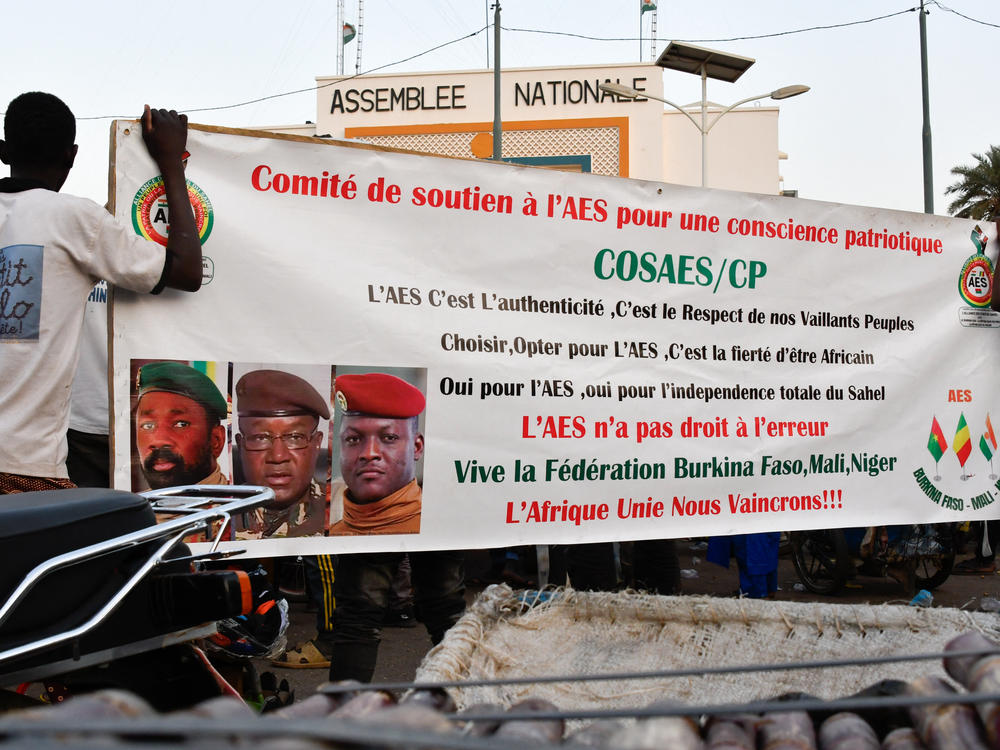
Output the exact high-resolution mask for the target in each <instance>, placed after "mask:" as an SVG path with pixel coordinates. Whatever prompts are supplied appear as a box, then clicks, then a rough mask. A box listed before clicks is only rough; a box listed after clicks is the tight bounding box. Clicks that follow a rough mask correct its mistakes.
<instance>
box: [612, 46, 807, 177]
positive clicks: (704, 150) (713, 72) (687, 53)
mask: <svg viewBox="0 0 1000 750" xmlns="http://www.w3.org/2000/svg"><path fill="white" fill-rule="evenodd" d="M754 62H755V61H754V60H753V59H752V58H749V57H742V56H740V55H731V54H728V53H726V52H719V51H718V50H712V49H707V48H705V47H697V46H695V45H693V44H681V43H679V42H671V43H670V44H669V45H667V48H666V49H665V50H664V51H663V53H662V54H661V55H660V57H659V59H658V60H657V61H656V64H657V65H659V66H660V67H662V68H671V69H673V70H680V71H683V72H685V73H695V74H697V75H700V76H701V102H700V104H701V123H700V124H699V123H698V121H697V120H695V119H694V118H693V117H692V116H691V114H690V113H689V112H688V111H687V109H685V108H684V107H682V106H681V105H679V104H674V102H672V101H669V100H667V99H664V98H662V97H659V96H656V95H654V94H650V93H648V92H645V91H637V90H635V89H634V88H632V87H631V86H624V85H622V84H620V83H611V82H610V81H609V82H608V83H602V84H600V86H599V88H600V89H601V90H602V91H606V92H607V93H609V94H614V95H615V96H619V97H622V98H624V99H636V98H640V97H645V98H647V99H655V100H657V101H659V102H663V103H664V104H667V105H669V106H671V107H673V108H674V109H676V110H677V111H678V112H680V113H681V114H682V115H684V116H685V117H686V118H688V120H690V121H691V124H692V125H694V126H695V127H696V128H698V131H699V132H700V133H701V186H702V187H707V184H706V173H707V159H708V156H707V155H708V132H709V131H710V130H711V129H712V128H713V127H715V123H717V122H718V121H719V120H721V119H722V117H723V116H724V115H726V114H728V113H729V112H730V111H732V110H733V109H735V108H736V107H739V106H740V105H742V104H747V103H748V102H753V101H757V100H758V99H768V98H770V99H775V100H781V99H788V98H790V97H793V96H798V95H799V94H804V93H806V92H807V91H808V90H809V87H808V86H803V85H801V84H798V85H794V86H783V87H781V88H780V89H775V90H774V91H771V92H769V93H767V94H758V95H757V96H748V97H747V98H746V99H740V100H739V101H738V102H736V103H735V104H730V105H729V106H728V107H726V108H724V109H723V110H722V111H721V112H719V114H718V115H716V116H715V118H714V119H713V120H712V121H711V122H708V106H709V104H711V105H713V106H721V105H717V104H715V103H714V102H709V101H708V97H707V79H708V78H716V79H718V80H722V81H729V82H734V81H736V79H738V78H739V77H740V76H741V75H743V73H745V72H746V71H747V69H748V68H749V67H750V66H751V65H753V64H754ZM687 106H688V107H691V106H692V105H690V104H689V105H687Z"/></svg>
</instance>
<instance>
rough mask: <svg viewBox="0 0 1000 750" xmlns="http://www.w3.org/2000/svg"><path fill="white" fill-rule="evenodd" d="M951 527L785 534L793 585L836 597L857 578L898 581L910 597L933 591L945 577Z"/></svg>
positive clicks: (952, 549) (950, 559)
mask: <svg viewBox="0 0 1000 750" xmlns="http://www.w3.org/2000/svg"><path fill="white" fill-rule="evenodd" d="M954 532H955V530H954V526H953V524H947V523H945V524H918V525H904V526H878V527H868V528H848V529H812V530H809V531H793V532H790V533H789V535H788V536H789V542H790V545H791V551H792V562H793V563H794V565H795V572H796V573H797V574H798V576H799V580H800V581H801V582H802V584H803V585H804V586H805V587H806V589H808V590H809V591H811V592H813V593H815V594H824V595H827V596H829V595H833V594H836V593H838V592H839V591H840V590H841V589H842V588H843V587H844V586H845V585H846V584H847V582H848V581H849V580H852V579H854V578H856V577H857V576H858V575H866V576H875V577H884V576H891V577H893V578H895V579H896V580H899V581H900V582H901V583H902V584H903V586H904V588H906V589H907V591H909V592H910V593H914V592H916V591H919V590H920V589H926V590H928V591H933V590H934V589H935V588H937V587H938V586H940V585H941V584H942V583H944V582H945V581H946V580H947V579H948V576H950V575H951V570H952V567H953V566H954V564H955V553H956V550H957V546H956V539H955V533H954Z"/></svg>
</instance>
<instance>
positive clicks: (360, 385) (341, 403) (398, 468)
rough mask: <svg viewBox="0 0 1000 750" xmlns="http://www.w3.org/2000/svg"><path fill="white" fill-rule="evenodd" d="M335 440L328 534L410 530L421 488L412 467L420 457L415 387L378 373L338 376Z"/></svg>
mask: <svg viewBox="0 0 1000 750" xmlns="http://www.w3.org/2000/svg"><path fill="white" fill-rule="evenodd" d="M334 392H335V396H334V398H335V401H336V403H337V407H338V408H339V409H340V410H341V413H342V416H341V420H340V429H339V432H338V441H339V445H340V473H341V477H342V480H343V483H344V485H345V488H344V490H343V491H342V492H341V494H340V497H341V498H342V506H343V517H342V518H341V519H340V520H339V521H337V522H336V523H335V524H334V525H332V526H331V527H330V535H331V536H332V535H352V534H353V535H356V534H416V533H419V531H420V510H421V488H420V485H419V484H418V483H417V478H416V466H417V462H418V461H419V460H420V458H421V457H422V456H423V452H424V436H423V434H421V432H420V426H419V416H420V414H421V413H422V412H423V410H424V406H425V399H424V394H423V393H421V392H420V389H419V388H416V387H415V386H413V385H411V384H410V383H408V382H406V381H405V380H403V379H401V378H398V377H396V376H394V375H390V374H388V373H382V372H369V373H358V374H344V375H339V376H338V377H337V378H336V380H335V381H334Z"/></svg>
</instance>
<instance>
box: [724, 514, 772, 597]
mask: <svg viewBox="0 0 1000 750" xmlns="http://www.w3.org/2000/svg"><path fill="white" fill-rule="evenodd" d="M780 540H781V532H778V531H766V532H763V533H760V534H736V535H735V536H713V537H711V538H710V539H709V540H708V551H707V553H706V555H705V559H706V560H708V561H709V562H713V563H715V564H717V565H721V566H722V567H724V568H728V567H729V560H730V558H731V557H735V558H736V567H737V571H738V572H739V576H740V589H739V593H740V596H747V597H750V598H751V599H773V598H774V595H775V592H777V590H778V544H779V542H780Z"/></svg>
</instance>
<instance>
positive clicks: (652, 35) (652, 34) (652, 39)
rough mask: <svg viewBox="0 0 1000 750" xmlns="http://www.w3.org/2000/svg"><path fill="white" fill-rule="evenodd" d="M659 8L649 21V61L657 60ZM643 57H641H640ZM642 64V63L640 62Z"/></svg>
mask: <svg viewBox="0 0 1000 750" xmlns="http://www.w3.org/2000/svg"><path fill="white" fill-rule="evenodd" d="M658 7H659V6H658V4H657V6H656V7H654V8H653V16H652V18H650V19H649V59H650V60H655V59H656V14H657V13H659V10H658V9H657V8H658ZM640 57H641V55H640ZM640 62H642V61H641V60H640Z"/></svg>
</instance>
